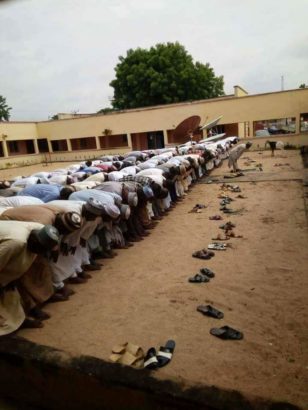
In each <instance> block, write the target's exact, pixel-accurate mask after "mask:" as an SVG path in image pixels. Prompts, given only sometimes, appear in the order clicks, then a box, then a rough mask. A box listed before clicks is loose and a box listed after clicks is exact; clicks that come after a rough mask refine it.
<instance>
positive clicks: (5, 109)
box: [0, 95, 12, 121]
mask: <svg viewBox="0 0 308 410" xmlns="http://www.w3.org/2000/svg"><path fill="white" fill-rule="evenodd" d="M11 109H12V108H11V107H9V106H8V105H7V103H6V99H5V98H4V97H2V95H0V121H8V120H9V119H10V110H11Z"/></svg>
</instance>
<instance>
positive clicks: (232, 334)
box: [210, 326, 244, 340]
mask: <svg viewBox="0 0 308 410" xmlns="http://www.w3.org/2000/svg"><path fill="white" fill-rule="evenodd" d="M210 333H211V335H213V336H216V337H219V338H220V339H224V340H228V339H230V340H241V339H243V337H244V335H243V333H242V332H239V331H238V330H236V329H233V328H232V327H229V326H223V327H220V328H218V327H213V328H212V329H211V330H210Z"/></svg>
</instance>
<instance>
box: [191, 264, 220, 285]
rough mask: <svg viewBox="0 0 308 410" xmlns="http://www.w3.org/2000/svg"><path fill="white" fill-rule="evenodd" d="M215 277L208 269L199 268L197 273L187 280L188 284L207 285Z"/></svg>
mask: <svg viewBox="0 0 308 410" xmlns="http://www.w3.org/2000/svg"><path fill="white" fill-rule="evenodd" d="M214 277H215V273H214V272H213V271H211V270H210V269H208V268H201V269H200V272H199V273H196V274H195V276H192V277H191V278H189V279H188V282H190V283H207V282H209V281H210V279H212V278H214Z"/></svg>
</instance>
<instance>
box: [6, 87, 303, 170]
mask: <svg viewBox="0 0 308 410" xmlns="http://www.w3.org/2000/svg"><path fill="white" fill-rule="evenodd" d="M192 115H199V116H200V117H201V125H202V124H204V123H206V122H210V121H211V120H213V119H215V118H217V117H219V116H221V115H222V119H221V120H220V122H219V125H218V126H217V132H225V133H226V134H227V135H228V136H231V135H232V136H233V135H237V136H239V137H240V138H249V139H250V140H252V141H253V143H254V146H255V147H263V146H264V143H265V141H266V140H267V139H269V137H268V136H267V137H266V136H264V135H265V134H267V131H268V130H269V131H270V132H271V136H270V139H271V140H273V139H279V140H282V141H284V142H286V143H289V144H292V145H308V89H296V90H289V91H280V92H274V93H266V94H256V95H248V94H247V92H246V91H245V90H243V89H242V88H241V87H239V86H235V87H234V94H233V95H228V96H224V97H219V98H214V99H209V100H201V101H191V102H183V103H178V104H169V105H161V106H155V107H148V108H138V109H132V110H123V111H118V112H113V113H109V114H94V115H84V114H83V115H76V116H74V115H65V114H59V117H58V118H59V119H58V120H50V121H40V122H0V169H1V168H6V167H9V166H15V165H17V164H18V165H27V164H34V163H39V162H44V161H65V160H66V161H74V160H76V161H80V160H83V159H86V158H93V157H95V156H98V155H102V154H107V153H119V152H127V151H129V150H132V149H133V150H144V149H154V148H162V147H165V146H170V145H171V146H172V145H177V144H180V143H183V142H186V141H185V138H183V139H182V140H175V138H174V136H173V130H174V129H175V127H176V126H177V125H178V124H179V123H180V122H181V121H183V120H184V119H185V118H187V117H189V116H192ZM262 135H263V136H262ZM200 136H201V135H200V134H198V135H197V134H196V135H195V138H196V139H198V138H199V137H200Z"/></svg>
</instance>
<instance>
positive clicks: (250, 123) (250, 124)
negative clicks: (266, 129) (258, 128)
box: [248, 121, 254, 138]
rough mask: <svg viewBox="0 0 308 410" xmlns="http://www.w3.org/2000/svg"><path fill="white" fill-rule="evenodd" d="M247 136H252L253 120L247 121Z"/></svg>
mask: <svg viewBox="0 0 308 410" xmlns="http://www.w3.org/2000/svg"><path fill="white" fill-rule="evenodd" d="M248 137H249V138H253V137H254V135H253V121H249V135H248Z"/></svg>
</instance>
